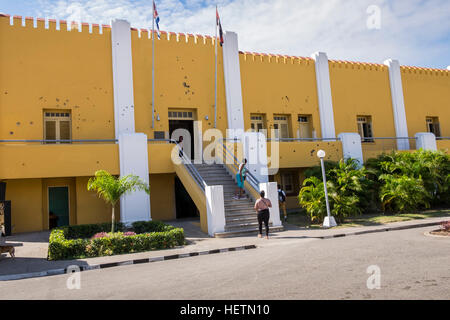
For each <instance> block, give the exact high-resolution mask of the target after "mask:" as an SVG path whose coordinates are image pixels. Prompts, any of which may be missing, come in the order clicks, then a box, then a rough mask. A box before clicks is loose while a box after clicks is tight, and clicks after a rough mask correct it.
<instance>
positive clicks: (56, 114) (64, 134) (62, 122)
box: [44, 110, 72, 143]
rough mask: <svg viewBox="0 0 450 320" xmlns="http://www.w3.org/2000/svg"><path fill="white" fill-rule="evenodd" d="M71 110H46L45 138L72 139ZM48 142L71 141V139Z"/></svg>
mask: <svg viewBox="0 0 450 320" xmlns="http://www.w3.org/2000/svg"><path fill="white" fill-rule="evenodd" d="M71 127H72V125H71V116H70V110H58V111H44V140H71V136H72V133H71V131H72V130H71ZM46 143H70V142H69V141H64V142H56V141H54V142H53V141H51V142H49V141H47V142H46Z"/></svg>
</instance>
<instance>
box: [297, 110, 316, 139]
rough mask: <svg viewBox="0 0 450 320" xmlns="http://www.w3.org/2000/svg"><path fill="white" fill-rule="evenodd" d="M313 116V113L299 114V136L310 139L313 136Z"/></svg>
mask: <svg viewBox="0 0 450 320" xmlns="http://www.w3.org/2000/svg"><path fill="white" fill-rule="evenodd" d="M311 118H312V117H311V115H299V116H298V119H297V121H298V131H297V138H299V139H310V138H312V137H313V134H312V121H311Z"/></svg>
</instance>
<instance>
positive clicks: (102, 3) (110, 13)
mask: <svg viewBox="0 0 450 320" xmlns="http://www.w3.org/2000/svg"><path fill="white" fill-rule="evenodd" d="M39 2H40V4H41V6H40V7H41V8H42V9H41V10H40V12H39V14H40V15H44V16H47V17H53V18H59V19H65V20H69V21H85V22H96V23H109V22H110V20H112V19H114V18H123V19H127V20H128V21H130V23H131V24H132V25H133V26H135V27H138V28H148V27H149V26H151V22H152V1H151V0H145V1H144V0H137V1H132V0H114V1H113V0H89V1H88V0H78V1H73V0H58V1H51V0H39ZM370 5H377V6H379V7H380V9H381V29H380V30H369V29H368V28H367V26H366V21H367V18H368V14H367V13H366V10H367V8H368V7H369V6H370ZM157 6H158V11H159V15H160V18H161V28H162V29H163V30H168V31H173V32H183V33H199V34H210V35H211V34H213V33H214V23H215V12H214V6H215V1H213V0H203V1H202V0H191V1H189V0H187V1H183V2H181V1H179V0H159V1H157ZM219 11H220V15H221V20H222V25H223V28H224V29H225V30H232V31H236V32H238V34H239V47H240V49H241V50H243V51H255V52H269V53H279V54H288V55H297V56H309V55H310V54H311V53H313V52H315V51H325V52H327V53H328V55H329V57H330V58H334V59H342V60H358V61H370V62H382V61H383V60H385V59H387V58H395V59H399V60H400V62H401V63H402V64H409V65H421V66H431V67H440V68H445V67H446V66H447V65H449V64H450V54H449V52H450V31H449V30H450V2H449V1H448V0H428V1H421V0H395V1H389V0H358V1H349V0H241V1H237V0H223V1H219Z"/></svg>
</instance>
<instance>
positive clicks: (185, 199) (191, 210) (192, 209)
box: [175, 177, 199, 219]
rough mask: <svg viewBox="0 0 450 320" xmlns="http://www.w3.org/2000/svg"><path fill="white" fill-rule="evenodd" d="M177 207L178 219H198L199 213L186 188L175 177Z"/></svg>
mask: <svg viewBox="0 0 450 320" xmlns="http://www.w3.org/2000/svg"><path fill="white" fill-rule="evenodd" d="M175 205H176V211H177V219H183V218H193V217H198V216H199V213H198V210H197V207H196V206H195V203H194V201H192V199H191V197H190V196H189V193H188V192H187V191H186V189H185V188H184V186H183V184H182V183H181V180H180V179H179V178H178V177H175Z"/></svg>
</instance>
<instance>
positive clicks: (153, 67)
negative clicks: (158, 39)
mask: <svg viewBox="0 0 450 320" xmlns="http://www.w3.org/2000/svg"><path fill="white" fill-rule="evenodd" d="M152 16H153V19H152V129H153V128H154V127H155V1H153V12H152Z"/></svg>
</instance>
